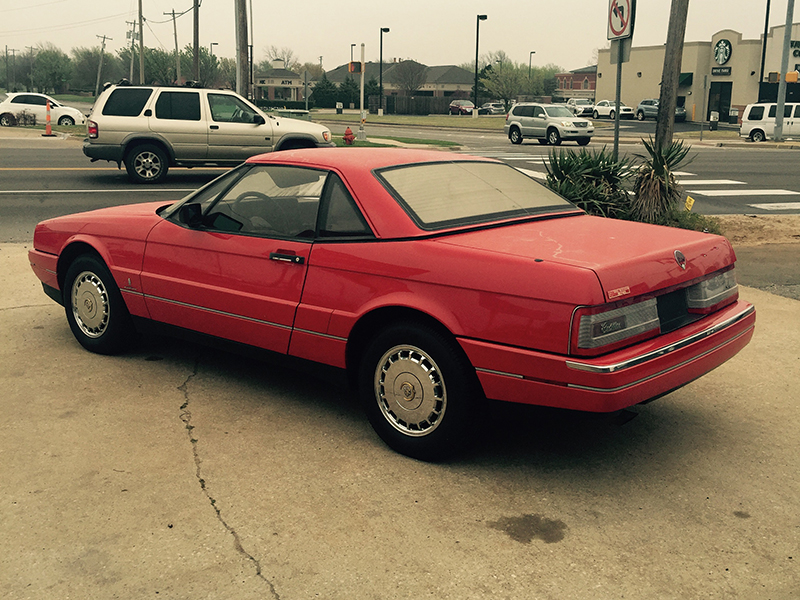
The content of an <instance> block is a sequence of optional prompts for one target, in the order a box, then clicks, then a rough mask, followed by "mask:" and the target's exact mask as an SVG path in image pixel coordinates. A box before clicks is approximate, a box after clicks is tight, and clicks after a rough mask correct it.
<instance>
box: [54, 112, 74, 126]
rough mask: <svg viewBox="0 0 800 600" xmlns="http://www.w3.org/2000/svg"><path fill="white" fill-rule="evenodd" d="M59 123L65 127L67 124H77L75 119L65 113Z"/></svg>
mask: <svg viewBox="0 0 800 600" xmlns="http://www.w3.org/2000/svg"><path fill="white" fill-rule="evenodd" d="M58 124H59V125H61V126H62V127H65V126H67V125H75V119H73V118H72V117H68V116H66V115H64V116H63V117H61V118H60V119H59V120H58Z"/></svg>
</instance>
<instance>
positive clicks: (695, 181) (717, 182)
mask: <svg viewBox="0 0 800 600" xmlns="http://www.w3.org/2000/svg"><path fill="white" fill-rule="evenodd" d="M678 183H680V184H681V185H744V184H745V182H744V181H734V180H733V179H690V180H684V179H679V180H678Z"/></svg>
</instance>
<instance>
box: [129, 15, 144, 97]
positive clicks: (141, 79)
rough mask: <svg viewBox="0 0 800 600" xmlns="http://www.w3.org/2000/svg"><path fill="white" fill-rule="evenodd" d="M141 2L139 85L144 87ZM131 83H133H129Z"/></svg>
mask: <svg viewBox="0 0 800 600" xmlns="http://www.w3.org/2000/svg"><path fill="white" fill-rule="evenodd" d="M143 21H144V17H143V16H142V0H139V85H144V29H143V28H142V25H143V24H144V23H143ZM131 83H133V82H131Z"/></svg>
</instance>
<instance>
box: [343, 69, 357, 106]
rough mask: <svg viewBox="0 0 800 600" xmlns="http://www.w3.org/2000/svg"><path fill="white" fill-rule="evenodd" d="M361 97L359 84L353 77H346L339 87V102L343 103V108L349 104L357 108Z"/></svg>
mask: <svg viewBox="0 0 800 600" xmlns="http://www.w3.org/2000/svg"><path fill="white" fill-rule="evenodd" d="M360 97H361V83H360V81H356V80H355V78H354V77H351V76H350V75H348V76H347V77H345V80H344V81H343V82H342V85H340V86H339V102H344V105H345V106H348V105H350V104H351V103H352V104H354V105H355V106H356V107H358V104H359V101H360V100H359V99H360Z"/></svg>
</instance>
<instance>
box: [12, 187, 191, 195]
mask: <svg viewBox="0 0 800 600" xmlns="http://www.w3.org/2000/svg"><path fill="white" fill-rule="evenodd" d="M196 189H197V188H192V189H185V190H184V189H180V188H173V189H170V188H163V189H155V190H154V189H153V188H146V189H144V188H135V189H130V190H124V189H123V190H2V191H0V194H117V193H119V192H142V193H146V194H149V193H150V192H180V193H182V194H186V193H188V192H194V191H195V190H196Z"/></svg>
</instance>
